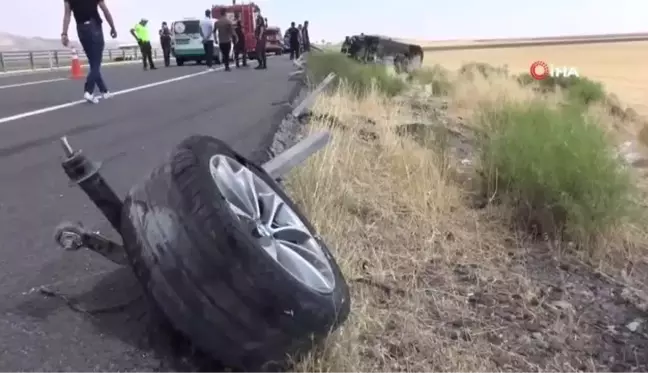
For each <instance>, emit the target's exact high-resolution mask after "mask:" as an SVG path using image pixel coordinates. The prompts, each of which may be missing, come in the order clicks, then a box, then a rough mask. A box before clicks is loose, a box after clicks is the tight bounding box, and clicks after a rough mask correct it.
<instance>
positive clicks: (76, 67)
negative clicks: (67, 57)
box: [70, 48, 83, 79]
mask: <svg viewBox="0 0 648 373" xmlns="http://www.w3.org/2000/svg"><path fill="white" fill-rule="evenodd" d="M70 79H83V72H82V71H81V61H79V54H78V53H77V51H76V49H74V48H72V68H71V74H70Z"/></svg>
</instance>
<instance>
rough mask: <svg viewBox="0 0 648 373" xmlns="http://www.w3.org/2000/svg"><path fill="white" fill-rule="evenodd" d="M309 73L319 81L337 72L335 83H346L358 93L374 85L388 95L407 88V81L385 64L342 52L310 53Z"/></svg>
mask: <svg viewBox="0 0 648 373" xmlns="http://www.w3.org/2000/svg"><path fill="white" fill-rule="evenodd" d="M306 63H307V65H308V73H309V75H310V77H311V78H312V79H313V80H314V81H316V82H319V81H321V80H323V79H324V78H325V77H326V76H327V75H328V74H329V73H332V72H333V73H335V74H336V75H337V76H338V79H336V80H335V84H337V85H339V84H345V85H346V86H347V87H349V88H351V90H353V91H354V92H356V93H357V94H358V95H362V94H364V93H365V92H367V91H368V90H369V89H370V88H371V87H372V85H375V87H376V88H378V89H379V90H380V91H382V92H383V93H385V94H386V95H388V96H395V95H397V94H399V93H400V92H402V91H403V89H405V86H406V84H405V82H404V81H403V80H402V79H401V78H399V77H398V76H394V75H392V74H390V73H389V72H388V71H387V68H386V67H385V66H384V65H379V64H363V63H360V62H358V61H355V60H353V59H351V58H349V57H347V56H345V55H344V54H342V53H337V52H313V53H310V54H309V55H308V60H307V62H306Z"/></svg>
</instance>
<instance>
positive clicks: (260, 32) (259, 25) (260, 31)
mask: <svg viewBox="0 0 648 373" xmlns="http://www.w3.org/2000/svg"><path fill="white" fill-rule="evenodd" d="M265 31H266V27H265V23H264V22H263V18H257V22H256V29H254V37H256V38H257V39H261V38H263V37H265V36H266V32H265Z"/></svg>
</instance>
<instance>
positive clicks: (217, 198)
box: [122, 136, 350, 371]
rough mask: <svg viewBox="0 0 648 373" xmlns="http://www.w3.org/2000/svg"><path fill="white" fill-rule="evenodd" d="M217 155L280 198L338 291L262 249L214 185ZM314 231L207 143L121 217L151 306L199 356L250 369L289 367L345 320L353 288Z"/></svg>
mask: <svg viewBox="0 0 648 373" xmlns="http://www.w3.org/2000/svg"><path fill="white" fill-rule="evenodd" d="M214 156H218V157H221V158H222V159H225V160H227V162H229V160H230V159H231V160H234V161H235V162H238V164H240V165H241V166H242V167H244V168H245V169H247V170H249V171H250V172H251V175H254V176H253V177H257V178H258V180H261V181H262V182H263V183H265V185H266V186H267V187H269V188H270V189H271V190H272V191H273V192H274V193H276V195H277V196H278V197H279V198H281V199H282V200H283V202H284V203H285V206H287V208H288V210H287V211H289V210H292V211H293V213H294V216H297V218H298V219H300V220H301V222H302V223H303V226H302V227H304V228H305V229H306V231H308V232H311V234H312V238H313V240H314V241H312V242H316V243H317V244H318V245H319V247H320V248H321V250H322V253H323V255H322V256H320V257H319V258H320V259H321V260H322V262H321V263H324V264H325V265H327V266H328V268H329V270H330V272H326V273H327V274H328V275H329V277H328V278H330V279H332V281H331V282H332V283H334V286H331V288H329V289H328V291H321V290H317V289H315V288H312V287H309V286H308V285H306V284H305V283H303V282H301V281H300V280H298V279H297V277H295V276H293V275H292V274H291V273H290V272H289V271H288V270H287V269H285V268H287V267H284V266H283V264H280V263H279V262H278V261H277V260H275V259H273V257H272V256H271V254H269V253H268V252H266V251H265V250H264V249H262V248H261V246H260V245H261V244H260V243H258V242H260V241H257V240H260V239H258V238H254V237H253V234H252V232H251V230H250V229H248V228H249V225H246V224H243V223H242V221H243V220H239V218H237V215H235V214H234V212H233V211H234V210H233V209H231V208H230V207H229V204H228V202H227V199H226V198H225V197H224V194H223V193H222V192H221V189H219V187H218V186H217V183H216V181H215V180H216V179H214V177H213V176H212V171H210V165H211V164H212V163H211V162H212V161H213V159H214V158H213V157H214ZM228 164H229V163H228ZM246 175H247V174H246ZM254 180H257V179H254ZM232 185H234V184H232ZM255 185H259V184H255ZM257 201H258V200H257ZM276 216H279V215H276ZM314 232H315V230H314V228H313V227H312V225H311V224H310V223H309V222H308V221H307V219H306V218H305V217H304V215H303V213H301V212H300V210H299V208H298V207H297V206H296V205H295V204H294V203H293V202H292V201H291V200H290V198H289V197H288V196H287V195H286V194H285V192H283V190H282V188H281V186H280V185H279V184H278V183H277V182H276V181H275V180H273V179H272V178H271V177H270V176H269V175H268V174H267V173H266V172H265V171H264V170H263V169H262V168H261V167H259V166H257V165H255V164H254V163H252V162H250V161H249V160H247V159H245V158H244V157H242V156H241V155H239V154H237V153H236V152H235V151H233V150H232V149H231V148H230V147H229V146H227V145H226V144H225V143H223V142H222V141H220V140H217V139H214V138H211V137H208V136H192V137H189V138H187V139H185V140H184V141H183V142H182V143H180V145H178V146H177V147H176V149H175V150H174V152H173V153H172V155H171V156H170V159H169V160H168V161H167V162H166V163H165V164H164V165H163V166H161V167H158V168H157V169H156V170H154V171H153V172H152V173H151V174H150V176H149V177H148V178H147V179H146V181H144V182H143V183H141V184H139V185H136V186H135V187H134V188H133V189H132V190H131V191H130V192H129V194H128V196H127V198H126V199H125V202H124V209H123V229H122V236H123V239H124V246H125V249H126V252H127V255H128V258H129V261H130V264H131V266H132V267H133V269H134V272H135V274H136V276H137V278H138V279H139V281H140V282H141V283H142V285H143V286H144V289H145V292H146V293H147V294H148V295H149V297H150V299H151V300H153V301H154V303H155V305H156V306H157V307H158V308H159V309H160V310H161V311H162V313H163V314H164V315H165V316H166V317H167V318H168V319H169V321H170V323H171V324H172V325H173V326H174V327H175V328H176V329H177V330H178V331H179V332H181V333H182V334H184V335H185V336H187V337H188V338H189V339H190V340H191V341H192V343H193V345H194V346H195V347H196V348H197V349H199V350H201V351H203V352H205V353H207V354H208V355H210V356H211V357H212V358H214V359H215V360H217V361H219V362H220V363H222V364H224V365H225V366H227V367H230V368H234V369H242V370H244V371H267V370H276V369H285V368H286V367H288V361H289V360H290V359H289V357H291V358H295V357H299V356H300V355H301V354H302V353H305V352H307V351H309V350H311V349H312V347H313V345H314V344H316V343H318V342H320V341H322V340H323V339H324V338H325V337H326V336H327V335H328V334H329V333H330V332H332V331H333V330H335V329H336V328H337V327H338V326H339V325H340V324H341V323H343V322H344V321H345V320H346V318H347V316H348V314H349V307H350V297H349V289H348V286H347V283H346V281H345V279H344V277H343V275H342V273H341V271H340V269H339V267H338V265H337V264H336V262H335V259H334V258H333V256H332V255H331V253H330V251H329V250H328V248H327V247H326V245H325V243H324V242H323V241H322V240H321V238H319V236H317V235H316V234H315V233H314ZM265 242H267V241H265ZM309 242H311V241H309ZM322 278H323V277H322ZM322 283H324V282H322ZM329 284H330V283H329Z"/></svg>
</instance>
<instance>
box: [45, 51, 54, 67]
mask: <svg viewBox="0 0 648 373" xmlns="http://www.w3.org/2000/svg"><path fill="white" fill-rule="evenodd" d="M47 59H48V60H49V61H48V62H49V68H50V70H52V69H54V58H53V56H52V51H47Z"/></svg>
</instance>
